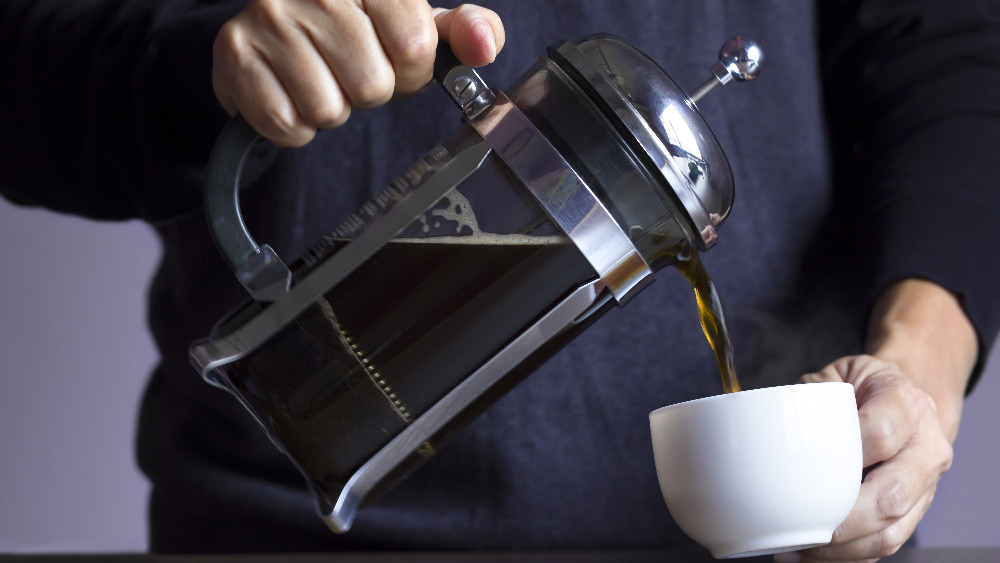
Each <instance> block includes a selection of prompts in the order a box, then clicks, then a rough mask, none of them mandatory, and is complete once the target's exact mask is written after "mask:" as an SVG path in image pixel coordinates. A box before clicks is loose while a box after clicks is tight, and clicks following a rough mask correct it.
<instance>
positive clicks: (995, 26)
mask: <svg viewBox="0 0 1000 563" xmlns="http://www.w3.org/2000/svg"><path fill="white" fill-rule="evenodd" d="M817 5H818V6H819V10H820V21H821V22H823V26H822V29H821V33H820V36H819V40H820V42H821V43H820V47H821V52H822V53H823V61H822V72H823V73H824V79H825V88H824V92H825V96H826V107H827V112H828V117H829V122H830V123H831V137H830V141H831V152H832V156H833V164H834V170H835V179H834V181H835V184H836V186H837V190H838V192H837V194H836V203H837V205H838V206H839V208H840V215H839V217H840V218H841V220H842V221H843V222H844V225H843V228H845V229H851V230H852V231H853V233H854V238H853V239H852V244H856V245H858V249H859V251H858V253H857V254H858V255H863V256H867V257H868V259H870V262H869V263H868V264H867V265H868V266H870V268H868V270H869V271H870V274H869V275H871V276H872V277H873V278H874V280H875V284H874V285H873V288H874V290H875V291H876V292H880V291H882V290H883V289H885V287H886V286H888V285H890V284H892V283H894V282H896V281H900V280H902V279H905V278H909V277H919V278H924V279H928V280H930V281H933V282H935V283H938V284H939V285H941V286H943V287H945V288H947V289H949V290H951V291H952V292H954V293H955V294H956V295H958V296H959V298H960V299H961V301H962V303H963V306H964V307H965V310H966V313H967V314H968V317H969V319H970V320H971V322H972V324H973V325H974V327H975V329H976V331H977V333H978V337H979V343H980V358H979V365H978V367H977V369H976V372H975V374H974V377H973V379H975V378H976V377H978V375H979V373H980V372H981V370H982V365H983V363H984V362H985V360H986V358H987V356H988V354H989V351H990V348H991V346H992V344H993V343H994V341H995V340H996V338H997V332H998V330H1000V293H998V290H1000V248H998V244H997V243H998V242H1000V236H998V235H997V230H996V222H997V221H998V220H1000V189H998V188H1000V186H998V185H997V180H996V175H995V173H994V169H995V162H996V161H995V159H996V158H997V157H996V150H997V147H1000V105H998V100H1000V8H998V7H997V4H996V2H989V1H986V0H952V1H950V2H940V1H937V0H905V1H900V0H849V1H829V0H824V1H823V2H818V3H817ZM870 298H874V295H872V296H870ZM970 389H971V384H970Z"/></svg>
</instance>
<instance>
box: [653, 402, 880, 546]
mask: <svg viewBox="0 0 1000 563" xmlns="http://www.w3.org/2000/svg"><path fill="white" fill-rule="evenodd" d="M649 420H650V429H651V432H652V439H653V457H654V460H655V463H656V472H657V476H658V477H659V481H660V489H661V491H662V493H663V497H664V499H665V500H666V503H667V508H668V509H669V511H670V515H671V516H672V517H673V519H674V521H675V522H676V523H677V525H678V526H679V527H680V528H681V529H682V530H683V531H684V533H686V534H687V535H688V536H690V537H691V539H693V540H695V541H696V542H698V543H700V544H701V545H703V546H705V547H707V548H708V549H709V550H710V551H711V552H712V555H713V556H714V557H716V558H719V559H725V558H734V557H749V556H755V555H767V554H772V553H780V552H785V551H795V550H799V549H806V548H809V547H815V546H818V545H823V544H826V543H829V542H830V540H831V539H832V536H833V531H834V530H835V529H836V528H837V526H839V525H840V523H841V522H842V521H843V520H844V519H845V518H846V517H847V515H848V513H849V512H850V511H851V508H852V507H853V506H854V503H855V501H856V500H857V496H858V491H859V490H860V487H861V471H862V452H861V428H860V424H859V421H858V410H857V404H856V402H855V398H854V388H853V387H852V386H851V385H850V384H849V383H810V384H801V385H788V386H784V387H771V388H766V389H755V390H749V391H741V392H738V393H730V394H726V395H718V396H714V397H707V398H704V399H698V400H694V401H689V402H686V403H679V404H676V405H671V406H667V407H663V408H661V409H658V410H655V411H653V412H652V413H650V415H649Z"/></svg>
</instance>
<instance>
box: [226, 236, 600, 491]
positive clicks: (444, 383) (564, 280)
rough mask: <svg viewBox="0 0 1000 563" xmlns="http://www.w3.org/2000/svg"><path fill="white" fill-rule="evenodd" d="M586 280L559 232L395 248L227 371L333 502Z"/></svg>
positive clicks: (588, 275) (404, 243)
mask: <svg viewBox="0 0 1000 563" xmlns="http://www.w3.org/2000/svg"><path fill="white" fill-rule="evenodd" d="M594 276H595V274H594V271H593V269H592V268H591V266H590V265H589V263H588V262H587V261H586V260H585V259H584V258H583V257H582V255H581V254H580V253H579V251H577V250H576V248H575V247H574V246H573V245H572V244H571V243H570V242H569V240H568V239H567V238H565V237H524V236H519V235H503V236H499V235H477V236H472V237H434V238H428V239H408V240H407V239H402V240H396V241H392V242H390V243H389V244H388V245H387V246H385V247H384V248H383V249H382V250H380V251H379V252H378V253H377V254H376V255H374V256H373V257H372V258H371V259H369V260H368V261H367V262H366V263H365V264H363V265H362V266H361V267H360V268H359V269H358V270H357V271H355V272H354V273H352V274H351V275H350V276H348V277H347V278H346V279H345V280H344V281H343V282H341V283H340V284H338V285H337V287H335V288H334V289H333V290H331V291H330V292H329V293H327V294H326V296H325V298H324V299H321V300H319V301H318V302H316V303H315V304H314V305H313V306H312V307H310V308H309V309H308V310H307V311H306V312H304V313H303V314H302V315H300V316H299V318H297V319H296V321H295V322H294V323H291V324H289V325H288V326H286V327H284V328H283V329H282V330H281V331H280V332H279V333H277V334H276V335H275V336H273V337H272V338H271V339H270V340H269V341H268V344H267V346H266V347H264V348H262V349H260V350H258V351H257V352H255V353H252V354H250V355H249V356H247V357H245V358H243V359H241V360H239V361H237V362H234V363H232V364H230V365H227V366H226V367H225V368H223V369H224V371H225V373H226V375H227V376H228V379H229V381H230V382H231V384H232V385H233V386H234V387H235V389H236V390H237V391H238V392H239V393H240V394H241V395H242V396H243V398H244V399H245V400H246V402H247V403H248V404H249V406H250V407H251V409H252V410H253V411H254V412H255V414H256V415H257V417H258V418H259V419H260V420H261V422H262V423H263V424H264V425H265V426H267V427H268V429H269V431H270V434H271V435H272V438H274V439H275V441H276V442H277V443H278V445H279V447H282V448H283V449H285V450H287V452H288V453H290V454H291V456H292V458H293V459H294V460H295V461H296V462H297V464H298V466H299V469H300V470H301V471H302V472H303V473H304V474H305V475H306V476H307V478H308V479H309V480H310V481H311V483H312V484H313V486H314V487H316V488H317V489H318V490H319V491H320V492H322V493H324V494H325V495H327V496H328V497H332V498H336V496H337V494H339V491H340V489H341V488H342V487H343V486H344V483H345V482H346V480H347V479H349V478H350V476H351V475H352V474H353V473H354V471H355V470H357V469H358V467H359V466H360V465H361V464H363V463H364V462H365V461H367V460H368V459H369V458H370V457H371V456H372V455H374V454H375V453H376V452H377V451H378V450H379V449H381V448H382V447H383V446H384V445H385V444H387V443H388V442H389V441H390V440H391V439H392V438H393V437H394V436H396V435H397V434H399V433H400V432H401V431H402V430H403V429H404V428H405V427H406V425H407V424H408V423H410V422H411V421H412V420H414V419H416V418H417V417H418V416H420V414H421V413H423V412H424V411H425V410H427V408H429V407H430V406H431V405H433V404H434V403H435V402H437V401H438V400H439V399H440V398H441V397H442V396H443V395H444V394H446V393H447V392H448V391H450V390H451V389H452V388H454V387H455V386H456V385H457V384H458V383H460V382H461V381H462V380H463V379H464V378H466V377H467V376H468V375H469V374H470V373H472V372H473V371H474V370H475V369H476V368H478V367H479V365H480V364H481V362H482V361H483V360H484V359H485V358H490V357H491V356H493V355H494V354H495V353H496V352H497V351H498V350H500V349H501V348H502V347H503V346H504V345H505V344H507V343H508V342H509V341H510V340H511V339H512V338H514V337H515V336H516V335H518V334H520V333H521V332H522V331H523V330H524V329H525V328H527V327H528V326H530V325H531V324H532V323H533V322H534V321H535V320H536V319H537V318H538V317H539V316H540V315H541V314H542V313H544V312H546V311H547V310H548V309H550V308H551V306H552V305H553V304H554V303H556V302H557V301H558V300H559V299H560V298H562V297H563V296H564V294H565V293H567V291H568V290H569V289H571V288H575V287H578V286H579V285H581V284H582V283H584V282H586V281H588V280H590V279H593V278H594ZM427 449H428V450H430V449H432V447H431V446H428V448H427ZM428 453H429V452H428Z"/></svg>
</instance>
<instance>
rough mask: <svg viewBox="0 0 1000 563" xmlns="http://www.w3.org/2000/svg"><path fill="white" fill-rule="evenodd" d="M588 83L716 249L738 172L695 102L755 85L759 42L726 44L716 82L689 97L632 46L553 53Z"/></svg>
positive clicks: (567, 47)
mask: <svg viewBox="0 0 1000 563" xmlns="http://www.w3.org/2000/svg"><path fill="white" fill-rule="evenodd" d="M554 51H555V53H553V55H557V56H558V58H561V59H563V60H564V61H566V62H567V63H568V64H569V65H570V66H571V67H572V68H574V69H575V70H576V71H577V72H578V73H579V74H580V76H582V77H583V79H584V81H585V85H589V86H590V89H591V90H592V91H591V94H592V95H593V96H596V98H597V100H595V101H602V102H603V103H604V104H605V109H606V110H610V111H609V113H610V114H611V115H613V116H615V117H616V118H617V121H618V122H619V124H620V125H621V126H622V127H623V128H624V130H625V131H627V132H628V133H629V134H630V135H631V137H633V138H634V140H635V142H637V143H638V145H639V148H640V149H641V151H640V152H641V153H645V154H646V155H648V156H649V158H650V160H651V161H652V165H653V166H654V167H655V168H656V169H657V170H659V172H660V174H662V176H663V178H664V179H665V180H666V181H667V183H668V184H669V185H670V186H671V187H673V190H674V192H675V194H676V196H677V198H678V199H679V200H680V203H681V206H682V208H683V210H684V211H686V212H687V214H688V216H689V218H690V219H691V222H692V224H693V225H694V227H695V228H696V230H697V231H698V233H699V234H700V235H701V236H700V240H699V243H700V244H699V246H702V245H703V248H708V247H710V246H712V245H713V244H714V243H715V242H716V239H717V238H718V236H717V234H716V228H717V227H718V226H719V225H721V224H722V222H723V221H725V220H726V217H727V216H728V215H729V211H730V209H731V208H732V205H733V198H734V189H733V173H732V169H731V168H730V166H729V161H728V160H727V159H726V156H725V154H724V153H723V151H722V148H721V147H720V145H719V142H718V141H717V140H716V138H715V136H714V135H713V134H712V132H711V130H710V129H709V127H708V125H707V124H706V123H705V120H704V119H703V118H702V116H701V113H700V112H699V111H698V108H697V106H696V105H695V102H696V101H697V100H698V99H700V98H701V97H702V96H703V95H704V94H705V93H707V92H708V91H709V90H711V89H712V88H713V87H714V86H716V85H719V84H721V85H723V86H725V85H727V84H729V83H730V82H732V81H733V80H737V81H745V80H751V79H753V78H755V77H756V76H757V74H758V72H759V70H760V65H761V63H762V62H763V59H764V56H763V52H762V51H761V49H760V47H759V46H758V45H757V43H756V42H755V41H753V40H752V39H749V38H746V37H734V38H732V39H730V40H729V41H727V42H726V43H725V45H723V47H722V50H721V51H720V53H719V61H718V62H717V63H715V65H713V66H712V68H711V72H712V77H711V78H709V79H708V80H707V81H706V82H705V83H703V84H702V85H701V86H700V87H699V88H697V89H696V90H695V92H694V93H693V94H692V95H691V96H688V95H687V94H686V93H685V92H684V91H683V90H681V88H680V87H678V86H677V84H676V83H675V82H674V81H673V80H672V79H671V78H670V77H669V76H668V75H667V74H666V72H664V71H663V69H661V68H660V67H659V65H657V64H656V63H655V62H654V61H653V60H652V59H650V58H649V57H648V56H646V55H645V54H643V53H642V52H640V51H639V50H637V49H636V48H635V47H632V46H631V45H629V44H628V43H626V42H625V41H622V40H620V39H617V38H614V37H611V36H594V37H589V38H586V39H583V40H580V41H577V42H571V43H564V44H563V45H561V46H559V47H557V48H555V49H554Z"/></svg>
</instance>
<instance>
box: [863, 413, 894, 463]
mask: <svg viewBox="0 0 1000 563" xmlns="http://www.w3.org/2000/svg"><path fill="white" fill-rule="evenodd" d="M865 422H867V424H863V425H862V428H863V429H864V435H863V437H862V438H863V442H864V444H865V449H867V450H868V452H869V454H870V456H871V457H873V458H874V459H879V460H885V459H888V458H890V457H892V455H893V454H895V453H896V446H897V442H898V438H899V432H898V430H897V428H896V425H895V424H893V422H892V421H891V420H889V419H887V418H879V419H877V420H873V419H871V418H868V419H867V420H866V421H865Z"/></svg>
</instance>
